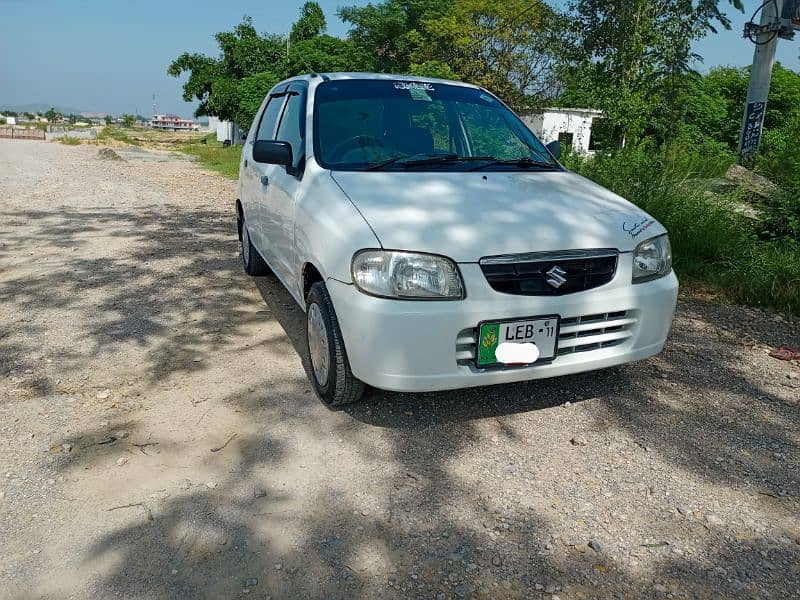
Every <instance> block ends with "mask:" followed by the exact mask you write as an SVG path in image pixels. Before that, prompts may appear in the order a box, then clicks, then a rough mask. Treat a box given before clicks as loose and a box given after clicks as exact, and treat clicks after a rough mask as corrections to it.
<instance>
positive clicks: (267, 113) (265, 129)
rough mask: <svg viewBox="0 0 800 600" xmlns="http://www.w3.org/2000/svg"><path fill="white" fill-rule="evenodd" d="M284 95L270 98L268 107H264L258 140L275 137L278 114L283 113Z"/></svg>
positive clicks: (257, 135)
mask: <svg viewBox="0 0 800 600" xmlns="http://www.w3.org/2000/svg"><path fill="white" fill-rule="evenodd" d="M284 97H285V96H278V97H277V98H270V99H269V103H268V104H267V108H265V109H264V116H262V117H261V123H259V124H258V132H257V133H256V140H274V139H275V125H276V124H277V123H278V116H279V115H280V114H281V107H282V106H283V99H284Z"/></svg>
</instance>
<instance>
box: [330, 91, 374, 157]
mask: <svg viewBox="0 0 800 600" xmlns="http://www.w3.org/2000/svg"><path fill="white" fill-rule="evenodd" d="M326 109H327V110H324V111H321V112H320V113H319V121H318V123H317V131H318V132H319V133H318V135H320V136H322V137H323V138H325V140H326V144H325V145H324V146H322V159H323V161H325V162H327V161H329V160H331V157H332V156H333V155H334V153H335V151H336V149H337V147H338V146H340V145H341V144H342V143H343V142H345V141H346V140H348V139H350V138H353V137H356V136H368V137H371V138H379V137H381V136H382V135H383V121H384V118H383V113H384V106H383V104H380V103H378V102H375V101H374V100H371V99H344V100H341V101H338V100H336V99H332V100H331V101H330V102H329V103H328V106H326Z"/></svg>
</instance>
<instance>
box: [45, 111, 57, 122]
mask: <svg viewBox="0 0 800 600" xmlns="http://www.w3.org/2000/svg"><path fill="white" fill-rule="evenodd" d="M57 114H58V113H56V109H55V108H50V110H48V111H47V112H46V113H44V116H45V118H46V119H47V120H48V121H52V120H53V119H55V118H56V115H57Z"/></svg>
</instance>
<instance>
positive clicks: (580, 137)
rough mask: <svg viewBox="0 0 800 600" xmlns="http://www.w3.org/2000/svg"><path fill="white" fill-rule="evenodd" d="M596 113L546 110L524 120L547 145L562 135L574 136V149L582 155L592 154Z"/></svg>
mask: <svg viewBox="0 0 800 600" xmlns="http://www.w3.org/2000/svg"><path fill="white" fill-rule="evenodd" d="M597 117H598V115H597V113H596V112H589V111H577V110H564V111H560V110H544V111H542V112H540V113H533V114H530V115H525V116H523V117H522V120H523V121H524V122H525V124H526V125H527V126H528V127H530V129H531V131H533V133H535V134H536V136H537V137H538V138H539V139H540V140H542V142H544V143H545V144H549V143H550V142H552V141H555V140H557V139H558V135H559V134H560V133H571V134H572V148H573V150H575V151H576V152H579V153H580V154H592V152H591V151H590V150H589V140H590V138H591V134H592V120H593V119H595V118H597Z"/></svg>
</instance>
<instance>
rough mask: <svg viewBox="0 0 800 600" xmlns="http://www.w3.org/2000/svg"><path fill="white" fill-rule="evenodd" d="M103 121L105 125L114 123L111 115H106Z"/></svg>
mask: <svg viewBox="0 0 800 600" xmlns="http://www.w3.org/2000/svg"><path fill="white" fill-rule="evenodd" d="M105 121H106V125H111V123H113V122H114V119H113V118H111V115H106V116H105Z"/></svg>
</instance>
